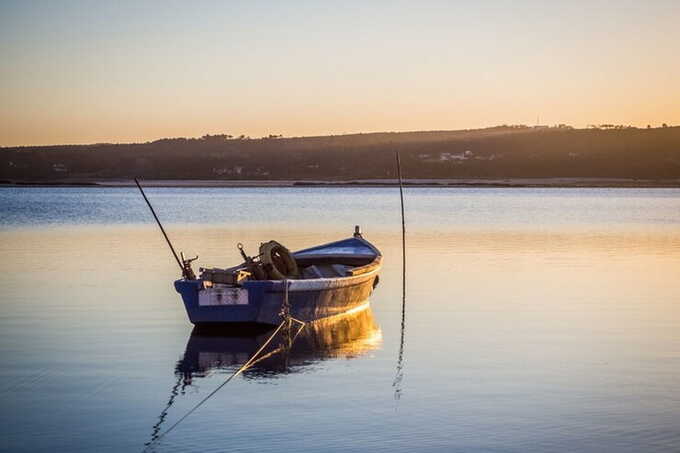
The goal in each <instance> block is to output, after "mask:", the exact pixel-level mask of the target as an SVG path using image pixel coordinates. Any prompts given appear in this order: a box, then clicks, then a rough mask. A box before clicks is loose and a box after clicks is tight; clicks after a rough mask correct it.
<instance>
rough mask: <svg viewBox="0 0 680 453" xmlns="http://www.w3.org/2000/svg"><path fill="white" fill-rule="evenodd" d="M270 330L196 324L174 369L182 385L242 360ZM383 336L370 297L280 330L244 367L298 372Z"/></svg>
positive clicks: (262, 373) (254, 371)
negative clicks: (222, 329) (237, 330)
mask: <svg viewBox="0 0 680 453" xmlns="http://www.w3.org/2000/svg"><path fill="white" fill-rule="evenodd" d="M271 335H272V331H271V330H270V331H267V332H261V333H257V334H252V333H251V334H250V335H246V334H238V333H236V334H232V335H229V336H226V335H225V334H224V333H223V332H222V333H213V332H205V331H201V330H198V329H197V328H194V331H192V333H191V336H190V337H189V341H188V343H187V346H186V351H185V353H184V357H183V358H182V360H180V361H179V362H178V363H177V367H176V370H175V372H176V375H177V377H178V378H181V379H182V381H183V382H182V388H185V387H186V386H190V385H191V384H192V381H193V379H195V378H203V377H206V376H209V375H210V374H213V373H216V372H231V371H233V370H234V369H235V368H236V367H240V366H242V365H243V364H244V363H246V362H247V361H248V360H249V359H250V358H251V357H252V356H253V355H254V354H255V353H256V352H257V351H258V350H259V349H260V348H261V347H262V346H263V345H264V344H265V342H266V341H267V340H268V339H269V338H270V336H271ZM381 341H382V332H381V330H380V327H379V326H378V325H377V324H376V323H375V320H374V318H373V313H372V311H371V309H370V307H369V304H368V302H367V303H365V304H364V305H361V306H359V307H357V308H355V309H353V310H351V311H350V312H346V313H343V314H340V315H335V316H330V317H327V318H323V319H319V320H316V321H312V322H308V323H307V324H305V325H304V327H302V328H301V329H299V328H298V326H297V325H293V327H292V328H291V332H289V333H288V334H286V333H285V332H284V331H282V332H281V333H278V334H277V335H276V336H275V337H274V338H273V339H272V341H271V342H269V343H268V344H267V346H266V347H265V349H263V350H262V352H261V353H260V354H258V356H257V357H258V358H257V359H256V361H255V362H254V363H253V364H252V365H251V366H250V367H248V369H247V370H245V371H244V372H243V376H244V377H245V378H250V379H252V378H266V377H270V376H273V375H277V374H281V373H295V372H301V371H303V370H304V369H305V368H306V367H308V366H309V365H312V364H314V363H316V362H319V361H323V360H327V359H333V358H354V357H359V356H361V355H363V354H365V353H367V352H369V351H371V350H373V349H375V348H377V347H378V346H379V345H380V343H381Z"/></svg>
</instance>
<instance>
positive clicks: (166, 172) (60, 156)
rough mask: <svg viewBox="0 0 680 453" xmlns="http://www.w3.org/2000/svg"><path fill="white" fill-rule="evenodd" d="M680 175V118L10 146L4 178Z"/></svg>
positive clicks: (0, 171)
mask: <svg viewBox="0 0 680 453" xmlns="http://www.w3.org/2000/svg"><path fill="white" fill-rule="evenodd" d="M394 151H399V152H400V153H401V156H402V162H403V165H404V173H405V174H406V175H407V176H408V177H409V178H423V179H426V178H428V179H435V178H442V179H450V178H451V179H455V178H553V177H588V178H639V179H667V178H680V127H662V128H651V129H649V128H648V129H637V128H622V127H618V128H617V127H613V126H605V127H600V128H589V129H572V128H570V127H568V126H558V127H551V128H547V127H526V126H500V127H494V128H488V129H477V130H462V131H431V132H400V133H389V132H385V133H370V134H354V135H340V136H326V137H299V138H282V137H279V136H270V137H267V138H261V139H250V138H247V137H242V136H241V137H231V136H229V135H213V136H204V137H201V138H198V139H185V138H175V139H162V140H157V141H154V142H149V143H138V144H96V145H64V146H32V147H13V148H0V179H1V180H5V181H68V180H71V181H73V180H77V179H83V180H85V179H91V180H92V179H99V180H106V179H124V178H132V177H135V176H140V177H143V178H146V179H212V180H215V179H224V180H283V179H286V180H327V181H333V180H352V179H383V178H394V177H395V169H394V156H393V152H394Z"/></svg>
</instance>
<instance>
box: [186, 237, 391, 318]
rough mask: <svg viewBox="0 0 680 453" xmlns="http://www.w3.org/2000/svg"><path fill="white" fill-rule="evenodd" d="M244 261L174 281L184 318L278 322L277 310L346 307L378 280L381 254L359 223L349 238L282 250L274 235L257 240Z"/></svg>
mask: <svg viewBox="0 0 680 453" xmlns="http://www.w3.org/2000/svg"><path fill="white" fill-rule="evenodd" d="M239 249H240V250H241V254H242V255H243V258H244V263H243V264H241V265H238V266H235V267H232V268H227V269H201V274H200V277H199V278H196V277H195V276H194V275H193V272H192V271H191V269H190V266H189V267H188V266H187V263H189V262H190V260H184V261H183V262H184V265H185V268H186V269H185V272H184V278H182V279H180V280H177V281H176V282H175V289H176V290H177V292H178V293H180V294H181V295H182V300H183V301H184V306H185V307H186V310H187V314H188V316H189V320H190V321H191V322H192V323H193V324H195V325H197V326H215V325H220V324H239V325H241V326H244V325H245V326H253V325H274V326H276V325H279V324H280V323H281V321H282V313H284V312H285V314H289V315H290V316H292V317H293V318H295V319H297V320H300V321H303V322H308V321H313V320H317V319H321V318H325V317H328V316H334V315H338V314H341V313H344V312H347V311H350V310H352V309H354V308H356V307H358V306H360V305H362V304H364V303H366V302H367V300H368V297H369V296H370V295H371V293H372V291H373V289H374V288H375V286H376V285H377V283H378V273H379V271H380V268H381V261H382V255H381V254H380V251H378V249H377V248H376V247H375V246H373V245H372V244H371V243H370V242H368V241H367V240H365V239H364V238H363V237H362V235H361V232H360V230H359V227H356V229H355V232H354V235H353V236H352V237H350V238H347V239H343V240H339V241H336V242H331V243H328V244H324V245H318V246H315V247H311V248H307V249H304V250H300V251H297V252H294V253H290V252H288V250H287V249H285V247H283V246H282V245H281V244H278V243H276V242H275V241H270V242H268V243H264V244H262V246H261V247H260V255H258V257H255V258H249V257H248V256H247V255H246V254H245V253H244V252H243V249H242V246H240V244H239Z"/></svg>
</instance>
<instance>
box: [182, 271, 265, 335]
mask: <svg viewBox="0 0 680 453" xmlns="http://www.w3.org/2000/svg"><path fill="white" fill-rule="evenodd" d="M175 290H177V292H178V293H179V294H180V295H181V296H182V301H183V302H184V308H185V309H186V311H187V315H188V316H189V321H191V323H192V324H194V325H204V324H210V325H216V324H234V323H244V324H245V323H252V322H255V321H256V320H257V317H258V312H259V310H258V307H256V306H255V305H254V303H253V301H251V298H250V297H249V293H248V290H247V289H246V288H242V287H238V286H231V285H220V284H213V285H212V286H206V285H204V282H203V280H198V279H197V280H185V279H181V280H176V281H175Z"/></svg>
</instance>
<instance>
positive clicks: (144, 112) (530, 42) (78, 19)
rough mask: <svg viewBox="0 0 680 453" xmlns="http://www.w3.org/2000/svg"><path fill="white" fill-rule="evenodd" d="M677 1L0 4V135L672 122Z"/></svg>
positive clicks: (676, 97) (132, 136) (81, 136)
mask: <svg viewBox="0 0 680 453" xmlns="http://www.w3.org/2000/svg"><path fill="white" fill-rule="evenodd" d="M678 23H680V3H678V2H671V1H665V0H658V1H653V2H646V3H644V4H643V3H642V2H640V3H629V2H623V3H622V4H619V5H617V7H616V8H612V7H611V5H610V4H608V3H607V2H593V1H589V2H572V3H570V4H565V5H556V4H555V5H550V4H548V5H546V4H543V3H541V2H534V1H528V0H527V1H522V2H518V3H512V4H509V3H505V2H500V1H495V2H494V1H492V2H488V3H485V4H484V5H473V4H469V5H467V4H465V5H464V4H460V5H458V4H456V5H452V4H448V3H446V2H444V3H442V2H434V1H433V2H427V3H424V4H419V5H418V6H414V5H413V4H407V3H399V2H397V3H392V2H390V3H380V2H377V3H371V4H370V5H365V4H362V3H351V2H350V3H348V4H347V5H346V6H343V8H342V9H333V8H329V7H327V6H321V5H316V4H314V3H305V2H298V3H290V4H286V5H276V4H272V5H265V4H261V5H245V4H233V5H226V4H225V5H210V6H207V5H203V6H200V5H199V6H197V7H194V6H188V5H187V6H183V5H177V7H174V8H160V7H159V6H158V5H155V6H154V4H153V3H151V2H148V3H147V2H145V3H144V4H142V5H137V4H134V3H122V4H118V3H116V4H115V5H113V4H109V3H107V2H102V3H101V4H99V5H98V6H97V7H92V5H91V3H87V4H86V3H82V4H81V3H78V2H74V3H70V4H68V5H57V4H43V5H40V6H38V5H35V4H30V3H24V2H13V1H8V2H3V3H2V5H0V25H1V26H0V42H2V43H3V45H2V46H0V57H2V61H3V65H2V66H1V67H0V100H1V102H0V146H18V145H41V144H86V143H101V142H110V143H128V142H144V141H149V140H155V139H158V138H163V137H197V136H201V135H204V134H216V133H227V134H232V135H241V134H244V135H248V136H251V137H261V136H266V135H269V134H283V135H284V136H309V135H328V134H343V133H357V132H373V131H413V130H453V129H466V128H478V127H488V126H494V125H499V124H528V125H533V124H535V123H536V122H537V121H539V122H540V123H542V124H550V125H552V124H558V123H565V124H570V125H573V126H575V127H585V126H587V125H588V124H600V123H611V124H624V125H633V126H638V127H646V126H647V125H648V124H649V125H652V126H660V125H661V124H662V123H667V124H669V125H678V124H680V85H679V84H678V83H677V77H678V74H680V59H678V58H677V55H678V54H680V28H678V27H677V24H678Z"/></svg>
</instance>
